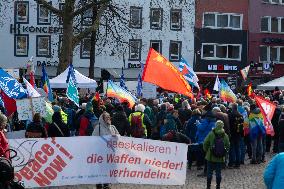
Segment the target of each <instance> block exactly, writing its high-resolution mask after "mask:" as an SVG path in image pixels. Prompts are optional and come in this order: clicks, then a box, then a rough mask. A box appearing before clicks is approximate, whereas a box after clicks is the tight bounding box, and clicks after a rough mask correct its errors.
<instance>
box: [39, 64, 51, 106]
mask: <svg viewBox="0 0 284 189" xmlns="http://www.w3.org/2000/svg"><path fill="white" fill-rule="evenodd" d="M41 81H42V88H43V90H44V92H45V93H46V94H47V96H48V100H49V101H50V102H53V94H52V90H51V87H50V84H49V79H48V75H47V73H46V70H45V65H44V64H42V78H41Z"/></svg>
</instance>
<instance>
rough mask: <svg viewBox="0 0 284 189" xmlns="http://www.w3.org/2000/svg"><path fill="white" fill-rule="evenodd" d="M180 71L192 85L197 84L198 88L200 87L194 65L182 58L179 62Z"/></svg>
mask: <svg viewBox="0 0 284 189" xmlns="http://www.w3.org/2000/svg"><path fill="white" fill-rule="evenodd" d="M179 71H180V72H181V74H182V75H183V77H184V79H185V80H186V81H187V82H188V83H189V84H190V85H191V86H195V87H197V88H198V89H200V87H199V85H198V81H199V79H198V77H197V75H196V74H195V72H194V71H193V69H192V67H191V66H190V65H189V64H188V63H187V61H186V60H185V59H183V58H181V61H180V63H179Z"/></svg>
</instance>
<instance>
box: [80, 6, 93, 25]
mask: <svg viewBox="0 0 284 189" xmlns="http://www.w3.org/2000/svg"><path fill="white" fill-rule="evenodd" d="M92 19H93V10H92V9H88V10H86V11H85V12H84V13H83V14H82V22H81V23H82V25H83V26H91V25H92Z"/></svg>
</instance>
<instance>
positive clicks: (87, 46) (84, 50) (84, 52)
mask: <svg viewBox="0 0 284 189" xmlns="http://www.w3.org/2000/svg"><path fill="white" fill-rule="evenodd" d="M90 51H91V38H85V39H83V40H82V42H81V51H80V57H81V59H87V58H90Z"/></svg>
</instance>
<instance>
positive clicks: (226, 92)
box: [219, 80, 237, 102]
mask: <svg viewBox="0 0 284 189" xmlns="http://www.w3.org/2000/svg"><path fill="white" fill-rule="evenodd" d="M219 96H220V98H221V99H222V100H223V101H225V102H236V101H237V97H236V95H235V94H234V92H233V91H232V89H231V88H230V87H229V85H228V84H227V83H226V82H225V81H224V80H222V81H221V83H220V85H219Z"/></svg>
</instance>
